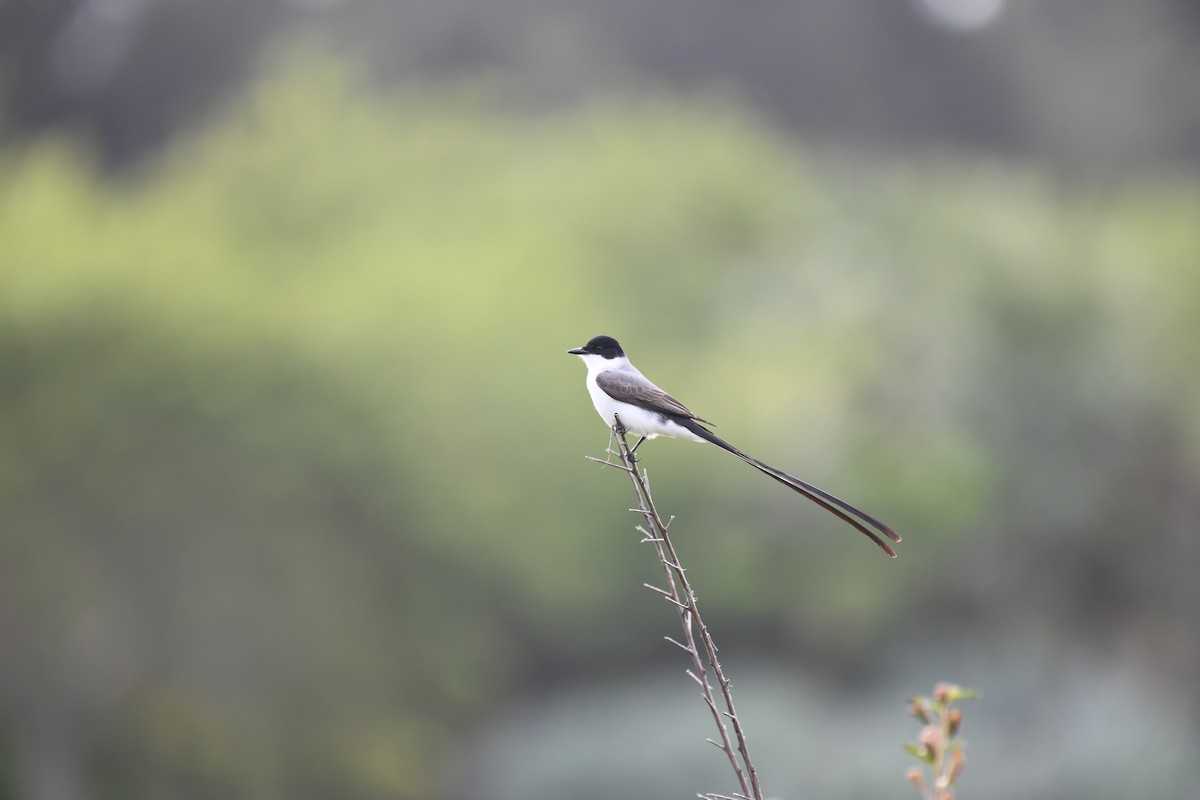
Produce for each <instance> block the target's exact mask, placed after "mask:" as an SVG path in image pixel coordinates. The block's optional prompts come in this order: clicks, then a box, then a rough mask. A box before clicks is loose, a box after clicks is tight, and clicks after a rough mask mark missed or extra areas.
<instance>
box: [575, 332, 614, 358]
mask: <svg viewBox="0 0 1200 800" xmlns="http://www.w3.org/2000/svg"><path fill="white" fill-rule="evenodd" d="M567 352H568V353H571V354H573V355H577V356H587V355H593V356H602V357H604V358H620V357H621V356H623V355H625V351H624V350H622V349H621V345H620V344H619V343H618V342H617V340H616V339H614V338H612V337H611V336H595V337H593V338H592V339H591V340H590V341H589V342H588V343H587V344H585V345H584V346H583V347H576V348H575V349H574V350H568V351H567Z"/></svg>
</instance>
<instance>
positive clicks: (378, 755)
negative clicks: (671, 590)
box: [0, 52, 1200, 798]
mask: <svg viewBox="0 0 1200 800" xmlns="http://www.w3.org/2000/svg"><path fill="white" fill-rule="evenodd" d="M1197 220H1200V191H1198V190H1197V184H1196V182H1195V181H1194V180H1192V179H1190V178H1187V177H1175V178H1171V177H1164V178H1162V179H1160V180H1146V181H1144V182H1142V183H1138V184H1131V185H1122V186H1119V187H1112V186H1089V185H1080V184H1078V183H1075V184H1072V183H1069V182H1067V181H1065V180H1061V179H1053V178H1050V177H1046V176H1042V175H1039V174H1037V173H1036V172H1034V171H1033V170H1032V169H1030V168H1014V167H1011V166H1008V165H1004V164H1000V163H991V164H981V163H977V162H966V161H964V160H961V159H955V158H952V157H931V158H929V159H928V160H926V161H924V162H922V163H914V164H906V165H897V164H894V163H887V162H882V161H878V162H876V161H872V160H871V159H869V158H864V157H862V156H861V155H854V156H851V155H850V154H829V153H823V154H821V155H820V157H819V158H818V155H817V154H814V153H812V152H810V151H808V150H806V149H805V148H804V147H803V146H802V145H799V144H797V143H795V142H791V141H787V140H784V139H782V138H781V137H779V136H777V135H776V134H775V133H773V132H772V130H771V129H770V128H769V127H768V126H767V125H766V124H765V123H763V122H761V121H759V120H756V119H754V118H752V117H750V116H749V115H747V114H745V113H742V112H741V111H739V109H738V108H737V106H736V105H735V104H731V103H729V102H727V101H725V100H722V99H719V98H710V99H707V100H705V99H699V100H695V101H691V102H681V101H678V100H668V99H664V98H660V97H647V98H645V99H644V100H641V101H634V100H619V101H618V100H614V101H612V102H610V103H605V104H596V105H588V106H584V107H580V108H578V109H576V110H574V111H571V112H569V113H561V112H560V113H556V114H552V115H551V114H547V115H543V116H537V115H532V116H531V115H529V114H526V113H517V112H515V111H513V110H510V109H508V108H507V107H506V106H505V103H504V101H503V95H502V93H498V92H493V91H491V90H489V89H488V88H487V87H486V86H479V87H472V86H466V87H462V86H460V87H457V88H454V89H450V90H448V89H447V88H446V87H428V88H425V89H420V88H414V89H411V90H409V91H407V92H405V93H402V94H399V95H392V96H387V97H380V95H379V94H377V93H375V92H373V91H371V90H369V89H367V88H365V86H364V83H363V82H362V81H360V80H358V79H357V78H356V77H355V76H354V75H353V74H352V72H351V71H350V70H348V69H347V68H346V67H345V65H342V64H338V63H336V62H333V61H330V60H328V59H325V58H323V57H318V56H314V55H312V54H311V53H304V52H302V53H301V54H296V53H293V54H292V55H290V56H288V57H287V58H284V59H281V60H280V61H279V62H277V63H276V64H275V65H274V66H273V67H272V68H271V69H269V70H267V71H266V73H265V75H264V77H263V79H262V80H261V81H260V82H259V83H258V85H257V86H256V88H255V89H254V90H253V91H252V92H250V93H249V94H247V95H246V96H244V97H242V98H241V99H240V100H238V101H237V102H236V103H234V104H233V105H231V106H230V107H229V108H227V109H226V110H225V111H224V112H223V113H222V114H220V115H219V116H218V117H217V118H215V119H213V120H211V122H210V123H209V124H208V126H207V127H206V128H205V129H204V130H201V131H198V132H197V133H196V134H195V135H194V136H192V137H191V138H190V139H189V140H188V141H185V142H182V143H180V144H178V145H176V146H174V147H172V148H171V149H170V150H169V151H168V152H167V153H166V154H164V155H163V156H162V157H161V158H160V159H158V160H156V161H154V162H153V163H150V164H148V165H146V167H145V168H144V169H143V170H142V171H141V172H140V173H139V174H136V175H133V176H129V177H125V178H122V179H117V180H113V179H106V178H104V177H103V176H101V175H99V174H98V173H97V171H96V170H95V169H94V168H93V166H92V165H91V164H90V163H89V160H88V156H87V153H86V150H85V149H84V148H82V147H80V146H77V145H76V144H75V143H73V142H70V141H65V140H57V141H46V140H43V141H39V142H37V143H36V144H33V145H31V146H28V147H24V148H18V147H14V146H10V147H8V148H7V149H6V150H4V151H2V152H0V374H2V376H3V380H2V382H0V692H2V694H0V714H2V715H3V716H2V717H0V723H2V724H3V728H0V733H2V734H3V735H2V736H0V753H3V755H2V756H0V765H7V766H0V797H14V798H15V797H22V796H28V795H27V794H26V793H25V789H23V788H22V787H24V786H26V783H25V782H26V781H28V780H33V779H31V778H29V777H28V775H29V773H30V771H29V770H27V768H26V767H25V766H23V765H25V764H27V762H28V757H29V754H31V753H42V752H52V753H59V754H60V755H61V756H62V759H61V761H60V762H56V763H60V764H70V765H74V769H76V770H77V773H78V774H77V775H76V776H75V779H76V780H78V782H79V783H80V784H82V785H86V786H88V787H91V792H92V793H91V795H90V796H97V797H122V798H138V797H205V796H212V797H233V796H243V797H279V796H293V797H294V796H308V797H339V798H374V797H412V798H427V797H439V796H448V794H447V793H448V792H449V791H450V790H449V789H448V788H447V783H446V781H447V774H446V766H445V764H446V758H447V757H448V755H449V754H450V753H452V752H453V749H454V747H455V743H456V742H457V741H458V740H459V737H461V736H462V735H463V734H464V733H465V732H467V731H469V730H471V728H472V726H473V725H475V724H476V723H477V722H478V721H479V720H481V719H484V718H486V717H487V716H488V715H489V714H491V713H493V712H495V711H496V710H497V709H499V708H501V707H503V706H504V705H505V704H508V703H511V702H514V700H515V699H516V698H520V697H528V696H536V695H537V693H538V692H540V691H541V690H542V687H545V686H548V685H563V684H571V683H580V682H588V681H598V680H604V679H607V678H608V677H611V676H613V675H622V674H629V673H631V672H636V671H637V670H638V669H640V668H643V667H646V666H648V665H651V664H654V663H657V662H659V661H665V660H666V659H673V658H674V655H675V654H673V653H671V652H664V650H663V648H661V647H660V636H661V634H662V633H663V632H664V631H665V630H666V629H667V626H668V624H669V623H670V619H669V614H667V613H665V612H663V611H662V610H661V609H658V607H657V606H655V605H654V604H653V601H652V598H650V597H648V596H647V595H646V594H645V593H643V592H642V591H641V590H640V589H639V588H638V587H639V586H640V584H641V582H642V581H644V580H650V579H652V578H653V575H654V569H653V568H654V564H653V563H652V561H651V559H650V558H649V555H648V553H646V552H643V550H642V549H640V548H638V546H637V544H636V534H634V533H633V532H632V531H631V530H630V525H631V522H630V519H629V517H628V515H626V514H625V512H624V508H625V507H626V505H627V504H628V497H627V495H628V491H627V487H626V486H625V485H624V483H623V482H622V479H621V477H620V475H619V474H618V473H615V472H607V473H606V472H601V471H599V470H598V469H597V468H596V467H595V466H594V465H592V464H589V463H588V462H585V461H584V460H583V458H582V456H583V454H585V453H593V454H594V453H598V452H600V451H601V449H602V446H603V444H604V440H605V432H604V429H603V427H602V426H601V424H600V423H599V422H598V420H597V419H596V418H595V416H594V414H593V412H592V411H591V409H590V407H589V405H588V403H587V401H586V397H585V395H584V392H583V387H582V383H583V371H582V369H581V368H580V366H579V365H578V364H577V363H575V360H574V359H573V358H571V357H569V356H567V355H566V354H565V352H564V351H565V350H566V349H567V348H569V347H573V346H577V345H578V344H580V343H582V342H583V341H584V340H586V339H587V338H589V337H591V336H593V335H595V334H597V333H609V334H613V335H616V336H618V337H619V338H620V339H621V340H622V341H623V343H625V345H626V347H627V349H628V350H629V351H630V352H631V354H632V355H633V357H634V359H635V361H637V363H639V364H641V365H642V366H643V368H644V369H646V370H647V371H648V372H649V373H651V374H653V375H654V376H655V378H656V379H661V380H660V383H661V384H662V385H664V386H665V387H666V388H667V389H668V390H670V391H672V392H675V393H676V394H678V395H679V396H680V397H682V398H683V399H684V400H685V402H688V403H689V404H690V405H692V407H693V408H695V409H696V410H697V411H698V412H699V413H701V414H703V415H704V416H706V417H708V418H711V419H715V420H717V421H718V422H719V423H721V432H722V435H727V436H728V437H729V438H730V439H731V440H732V441H734V442H736V443H738V444H739V445H741V446H743V447H745V448H746V449H747V450H749V451H750V452H752V453H755V454H758V455H760V456H761V457H763V458H764V459H766V460H767V461H769V462H771V463H776V464H779V465H780V466H782V467H783V468H785V469H789V470H790V471H794V472H796V473H797V474H800V475H803V476H805V477H807V478H809V479H811V480H813V481H815V482H816V483H818V484H820V485H822V486H826V487H828V488H830V489H832V490H834V491H836V492H837V493H839V494H841V495H843V496H846V497H848V498H850V499H852V500H854V501H856V502H861V504H862V505H863V506H864V507H866V508H868V509H869V510H870V511H872V512H873V513H876V514H878V515H879V516H881V517H883V518H884V519H885V520H887V521H888V522H889V523H890V524H892V525H893V526H894V527H896V528H897V529H898V530H900V531H902V532H903V533H904V534H905V536H906V541H905V543H904V546H903V548H902V551H901V557H900V558H899V559H898V560H897V561H896V562H892V563H888V562H887V560H886V559H884V558H882V557H881V556H880V555H879V554H878V553H877V551H875V549H874V548H873V547H872V546H871V545H870V544H869V543H868V542H866V541H865V540H862V539H861V537H857V536H856V535H855V534H854V533H853V532H852V531H849V530H848V529H843V528H842V527H840V526H839V524H838V523H837V521H836V520H834V519H832V518H829V519H826V518H825V515H823V514H821V513H820V512H819V511H817V510H816V509H809V508H799V509H798V508H797V506H796V504H795V503H794V502H793V500H792V498H791V497H790V496H786V493H783V492H778V491H775V488H776V487H773V486H771V485H768V482H765V481H760V480H757V479H756V478H755V477H754V476H752V475H751V474H750V473H749V472H748V471H747V470H745V469H744V468H743V467H741V466H740V465H739V464H737V463H736V462H735V461H734V460H733V459H724V458H722V456H721V455H720V454H718V453H715V452H713V453H708V452H704V451H700V450H696V449H692V447H691V446H690V445H686V444H682V443H669V442H668V443H657V442H656V443H651V444H649V445H647V447H646V449H645V450H644V455H645V460H646V464H647V465H648V466H649V468H650V470H651V475H652V477H653V479H654V480H655V488H656V497H657V499H658V501H659V503H660V506H661V507H662V508H663V509H665V510H667V511H668V512H669V513H676V514H678V515H679V516H680V519H679V522H678V523H677V524H678V525H679V527H680V530H681V531H684V532H682V533H681V534H680V535H681V538H682V540H683V542H684V547H685V548H686V549H685V554H686V557H687V558H688V560H689V562H690V563H691V568H692V570H693V574H694V576H695V580H696V582H697V584H698V585H699V586H700V587H702V591H703V597H702V602H703V603H705V605H706V607H708V608H709V609H710V613H711V614H712V620H711V622H712V623H713V624H715V625H716V626H717V629H718V631H721V632H722V633H724V635H723V636H722V637H721V638H722V642H723V644H724V645H725V646H726V647H727V648H730V649H737V648H741V649H742V650H743V651H745V650H752V651H754V652H761V653H763V654H764V656H765V657H767V658H774V659H788V658H791V657H793V656H794V655H795V654H797V653H805V654H806V656H805V657H806V659H808V666H807V667H806V668H807V669H817V670H820V669H826V668H827V669H830V670H840V671H846V670H849V671H851V672H856V673H859V674H868V675H869V674H871V670H872V668H871V667H869V666H866V665H868V664H870V663H871V661H872V660H873V659H875V658H877V657H878V656H879V655H880V653H883V652H885V651H887V649H888V648H890V647H894V646H896V643H897V642H898V641H902V640H903V639H904V638H905V637H906V636H909V635H913V632H914V631H924V630H928V629H929V628H931V627H935V628H941V629H947V628H949V629H953V628H954V626H955V625H964V626H968V627H971V626H983V627H986V626H989V625H991V626H998V627H1004V628H1006V629H1007V628H1009V627H1013V626H1017V627H1019V626H1021V625H1026V624H1027V625H1030V626H1034V627H1037V628H1041V629H1046V630H1050V631H1054V632H1055V635H1059V634H1061V635H1064V636H1066V637H1067V638H1075V639H1078V640H1080V641H1094V640H1095V638H1096V637H1101V638H1106V637H1108V636H1112V635H1115V634H1114V632H1113V628H1119V629H1120V630H1123V631H1127V632H1129V633H1130V635H1132V636H1135V637H1139V636H1143V635H1149V636H1151V637H1152V638H1153V640H1154V641H1155V642H1157V643H1159V644H1160V645H1161V646H1162V648H1163V651H1164V652H1169V653H1170V654H1171V655H1170V656H1169V658H1166V659H1165V661H1159V662H1157V663H1156V664H1155V665H1151V667H1148V669H1151V671H1152V674H1156V675H1159V676H1160V677H1163V679H1164V680H1173V681H1177V682H1178V683H1179V691H1180V692H1181V693H1183V696H1184V697H1185V698H1189V701H1190V702H1193V703H1195V702H1196V700H1197V697H1196V689H1195V686H1194V684H1188V683H1187V682H1186V681H1183V680H1182V677H1181V676H1184V675H1187V674H1189V672H1188V670H1193V669H1194V668H1197V667H1200V656H1198V655H1197V649H1196V648H1195V638H1194V637H1195V635H1194V631H1195V630H1196V629H1197V627H1198V624H1200V620H1198V619H1197V616H1198V612H1197V609H1198V608H1200V596H1198V595H1197V589H1196V585H1195V581H1194V580H1193V579H1192V577H1191V573H1192V572H1193V571H1194V569H1193V568H1194V565H1195V564H1196V563H1197V556H1198V555H1200V553H1198V552H1197V549H1198V545H1197V542H1196V538H1195V523H1196V521H1197V518H1198V516H1200V515H1198V502H1200V501H1198V500H1197V496H1198V493H1197V488H1198V486H1200V468H1198V465H1200V370H1198V369H1197V368H1196V358H1197V352H1196V349H1197V348H1196V345H1197V342H1200V268H1198V266H1200V225H1198V224H1197ZM699 363H704V364H706V365H713V366H714V368H713V369H709V370H705V371H700V370H697V369H696V366H697V365H698V364H699ZM794 420H802V423H801V424H793V422H792V421H794ZM779 430H784V431H786V433H785V434H783V435H780V434H778V433H777V431H779ZM1001 623H1002V624H1001ZM1150 624H1152V626H1153V633H1152V634H1145V631H1146V630H1147V627H1146V626H1147V625H1150ZM672 663H673V662H672ZM1155 669H1157V670H1158V672H1153V670H1155ZM1190 674H1193V675H1194V672H1192V673H1190ZM940 677H957V676H941V675H935V676H930V680H932V679H935V678H940ZM985 688H986V687H985ZM579 735H580V737H582V738H586V736H587V732H586V731H581V732H580V734H579ZM32 772H33V773H36V770H33V771H32ZM897 791H901V789H897Z"/></svg>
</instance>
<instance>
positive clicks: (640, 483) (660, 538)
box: [610, 417, 763, 800]
mask: <svg viewBox="0 0 1200 800" xmlns="http://www.w3.org/2000/svg"><path fill="white" fill-rule="evenodd" d="M612 431H613V434H614V436H615V439H616V442H617V453H616V454H615V455H618V456H620V458H621V461H622V463H623V464H624V465H625V466H624V469H625V472H626V473H627V474H628V475H629V480H630V482H631V483H632V484H633V491H634V494H635V495H637V500H638V507H637V508H636V509H631V510H632V511H635V512H637V513H639V514H641V515H642V517H643V518H644V519H645V520H646V525H647V526H648V529H646V528H641V527H639V530H640V531H641V532H642V533H643V534H645V536H646V541H649V542H651V543H652V544H653V545H654V547H655V550H656V551H657V552H658V560H659V562H660V563H661V564H662V567H663V573H664V574H665V575H666V579H667V587H668V590H667V591H664V590H661V589H657V588H655V587H650V588H652V589H655V591H658V592H659V593H661V594H663V595H664V599H666V600H668V601H669V602H670V603H671V604H672V606H673V607H674V608H675V610H676V611H677V612H678V614H679V621H680V623H681V625H682V626H683V642H682V643H680V642H674V640H673V639H671V638H670V637H665V638H666V639H667V640H668V641H672V642H674V643H675V644H679V645H681V646H682V647H683V649H684V650H686V651H687V652H688V654H689V655H690V656H691V657H692V664H693V666H694V667H695V670H694V673H693V675H692V677H693V678H695V680H696V683H697V684H699V685H700V693H701V695H702V696H703V697H704V702H705V704H706V705H707V706H708V710H709V712H710V713H711V714H712V718H713V723H714V724H715V725H716V726H717V731H718V733H719V734H720V738H721V740H720V742H713V743H714V744H716V745H717V746H718V747H720V748H721V750H723V751H724V752H725V755H726V757H727V758H728V759H729V764H730V766H731V767H733V772H734V774H735V775H736V776H737V780H738V785H739V786H740V788H741V793H740V795H738V797H744V798H748V800H763V794H762V787H761V786H760V785H759V782H758V771H757V770H756V769H755V768H754V762H752V761H751V760H750V751H749V749H748V748H747V746H746V734H745V731H744V729H743V728H742V721H741V718H740V717H738V715H737V711H736V710H735V709H734V707H733V694H732V692H731V691H730V688H729V679H728V678H726V677H725V673H724V672H723V671H722V669H721V664H720V662H719V661H718V660H717V646H716V644H715V643H714V642H713V638H712V634H710V633H709V631H708V626H707V625H705V624H704V620H703V618H701V616H700V609H699V607H698V606H697V604H696V593H695V592H694V591H693V590H692V585H691V583H690V582H689V581H688V579H687V573H686V571H685V570H684V568H683V566H682V565H681V562H680V560H679V555H678V553H676V552H675V545H674V544H673V543H672V542H671V537H670V534H669V533H668V532H667V528H668V526H669V524H670V523H664V522H663V520H662V517H660V516H659V514H658V510H657V509H656V508H655V507H654V500H653V499H652V498H651V497H650V487H649V480H648V478H647V477H646V474H645V473H644V472H642V471H639V470H638V468H637V463H636V462H635V461H634V460H633V459H632V457H631V456H630V452H629V442H628V441H626V439H625V433H626V432H625V429H624V427H623V426H622V425H621V419H620V417H616V424H615V425H614V426H613V429H612ZM610 452H611V451H610ZM697 632H698V634H699V639H700V643H701V645H702V646H703V654H701V648H700V647H698V646H697V643H696V636H697ZM710 669H711V672H712V674H713V676H715V678H716V682H717V686H718V687H719V689H720V694H721V701H722V704H723V705H724V710H721V709H720V708H718V706H717V700H716V696H715V694H714V692H713V686H712V683H711V682H710V681H709V671H710ZM723 717H728V719H729V720H730V721H731V722H732V723H733V736H734V738H736V740H737V748H736V750H735V748H734V744H733V740H732V739H731V738H730V735H729V728H728V727H727V726H726V724H725V720H724V719H723ZM709 741H712V740H709ZM739 755H740V757H741V759H740V761H739ZM699 796H700V797H708V798H717V797H721V796H722V795H712V794H709V795H699Z"/></svg>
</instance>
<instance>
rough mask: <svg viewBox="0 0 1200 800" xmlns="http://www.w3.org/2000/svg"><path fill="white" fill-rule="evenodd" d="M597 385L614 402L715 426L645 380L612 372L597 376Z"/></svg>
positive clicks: (615, 371)
mask: <svg viewBox="0 0 1200 800" xmlns="http://www.w3.org/2000/svg"><path fill="white" fill-rule="evenodd" d="M596 385H597V386H599V387H600V388H601V389H603V390H604V393H605V394H607V395H608V396H609V397H611V398H612V399H613V400H620V401H621V402H622V403H629V404H630V405H631V406H638V407H639V408H645V409H649V410H650V411H659V412H662V413H663V414H674V415H676V416H680V417H687V418H688V419H694V420H696V421H698V422H704V423H707V424H709V425H712V424H713V423H711V422H709V421H708V420H706V419H704V418H703V417H697V416H696V415H695V414H693V413H692V412H691V411H690V410H689V409H688V407H687V406H685V405H684V404H683V403H681V402H679V401H678V400H676V399H675V398H674V397H671V395H669V394H667V393H666V392H664V391H663V390H662V389H660V388H658V387H657V386H655V385H654V384H653V383H651V382H650V381H648V380H646V379H645V378H642V377H639V376H636V375H630V374H628V373H625V372H620V371H618V370H612V371H610V372H601V373H600V374H599V375H597V376H596Z"/></svg>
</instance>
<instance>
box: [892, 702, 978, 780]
mask: <svg viewBox="0 0 1200 800" xmlns="http://www.w3.org/2000/svg"><path fill="white" fill-rule="evenodd" d="M976 697H979V692H977V691H976V690H974V689H964V688H963V687H961V686H956V685H955V684H953V683H939V684H937V685H936V686H934V687H933V695H932V696H931V697H922V696H920V695H916V696H914V697H911V698H910V699H909V706H908V713H910V714H912V715H913V716H914V717H916V718H917V719H919V720H921V722H923V723H924V724H925V725H924V727H923V728H921V733H920V734H919V735H918V736H917V741H916V742H909V743H908V744H905V745H904V749H905V750H907V751H908V752H909V753H911V754H912V756H913V757H914V758H916V759H917V760H918V761H920V762H921V763H922V764H923V765H924V769H922V768H920V767H909V769H908V772H907V773H905V776H906V777H907V778H908V781H909V783H911V784H912V785H913V786H915V787H916V788H917V791H918V792H919V793H920V795H921V797H922V798H924V799H925V800H954V784H955V783H956V782H957V781H958V777H959V776H960V775H962V771H963V768H964V767H965V766H966V764H967V759H966V756H965V755H964V754H963V750H964V749H965V748H966V743H965V742H962V741H959V740H958V739H957V737H958V730H959V728H961V727H962V719H963V712H962V709H961V708H959V707H957V706H955V705H954V703H956V702H957V701H959V700H973V699H974V698H976Z"/></svg>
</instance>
